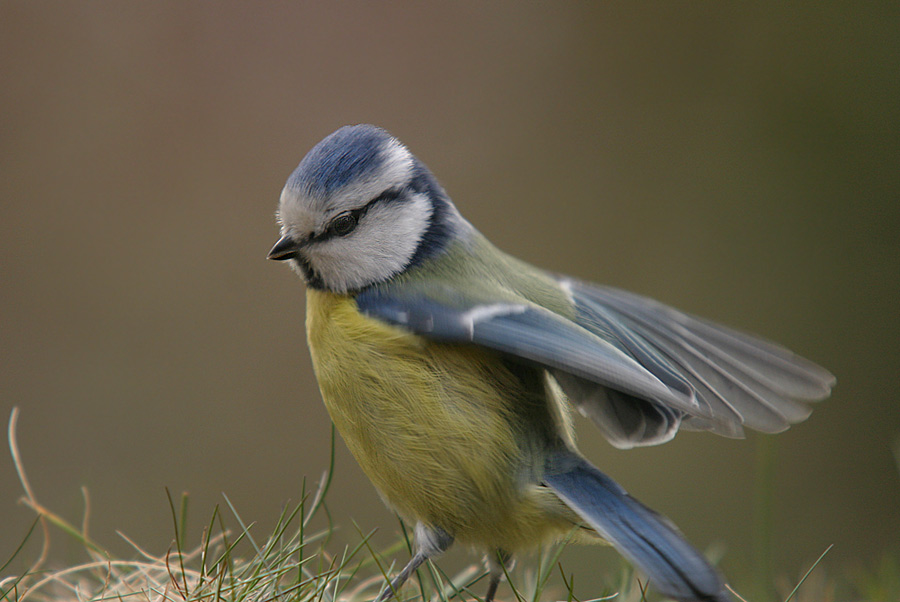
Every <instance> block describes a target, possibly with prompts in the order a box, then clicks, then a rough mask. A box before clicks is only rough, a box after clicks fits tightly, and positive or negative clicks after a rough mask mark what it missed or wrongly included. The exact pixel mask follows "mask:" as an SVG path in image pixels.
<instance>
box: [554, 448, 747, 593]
mask: <svg viewBox="0 0 900 602" xmlns="http://www.w3.org/2000/svg"><path fill="white" fill-rule="evenodd" d="M544 483H545V484H546V485H547V486H548V487H550V489H552V490H553V491H554V492H556V494H557V495H558V496H559V497H560V499H562V501H563V502H565V503H566V505H567V506H569V507H570V508H572V510H574V511H575V512H576V513H577V514H578V515H579V516H580V517H581V518H582V519H584V521H585V522H586V523H587V524H589V525H590V526H591V527H593V528H594V530H596V531H597V532H598V533H599V534H600V535H601V536H602V537H603V538H604V539H605V540H607V541H608V542H609V543H611V544H612V545H613V546H615V548H616V549H617V550H618V551H619V552H620V553H621V554H622V555H623V556H625V557H626V558H628V560H629V561H631V563H632V564H634V565H635V566H636V567H638V568H639V569H640V570H641V571H642V572H644V573H645V574H646V575H647V576H648V577H649V578H650V581H651V584H652V585H654V586H655V587H656V589H658V590H659V591H660V592H662V593H663V594H665V595H667V596H670V597H672V598H675V599H678V600H685V601H688V600H690V601H697V602H700V601H702V602H731V600H732V599H731V597H730V596H729V595H728V593H727V592H726V590H725V585H724V583H723V582H722V579H721V577H720V576H719V574H718V572H717V571H716V570H715V569H714V568H713V567H712V566H711V565H710V564H709V563H708V562H707V561H706V559H705V558H704V557H703V556H702V555H701V554H700V552H698V551H697V550H695V549H694V548H693V547H692V546H691V544H689V543H688V542H687V541H685V539H684V537H683V536H682V535H681V533H679V532H678V530H677V529H676V528H675V526H674V525H673V524H672V523H670V522H669V521H668V519H666V518H665V517H663V516H661V515H659V514H657V513H656V512H654V511H653V510H650V509H649V508H647V507H646V506H644V505H643V504H642V503H640V502H639V501H637V500H636V499H634V498H633V497H631V496H630V495H628V493H626V492H625V490H624V489H622V487H620V486H619V485H618V484H617V483H616V482H615V481H613V480H612V479H610V478H609V477H608V476H606V475H605V474H603V473H602V472H600V471H599V470H597V469H596V468H595V467H593V466H592V465H591V464H589V463H588V462H587V461H586V460H584V459H583V458H581V457H580V456H577V455H575V454H574V453H572V452H557V453H556V454H554V455H553V456H552V457H551V458H550V460H549V462H548V465H547V472H546V474H545V475H544Z"/></svg>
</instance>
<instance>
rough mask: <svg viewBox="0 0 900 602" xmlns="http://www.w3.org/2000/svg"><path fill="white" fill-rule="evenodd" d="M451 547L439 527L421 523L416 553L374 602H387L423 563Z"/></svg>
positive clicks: (447, 538) (418, 529) (450, 537)
mask: <svg viewBox="0 0 900 602" xmlns="http://www.w3.org/2000/svg"><path fill="white" fill-rule="evenodd" d="M451 545H453V537H452V536H451V535H450V534H449V533H447V532H446V531H444V530H443V529H441V528H439V527H429V526H426V525H424V524H422V523H419V524H417V525H416V553H415V554H413V557H412V559H410V561H409V562H408V563H407V564H406V566H405V567H403V570H402V571H400V574H398V575H397V576H396V577H394V578H393V579H392V580H391V582H390V583H388V584H387V585H386V586H385V588H384V589H383V590H381V593H380V594H378V597H377V598H375V602H387V601H388V600H390V599H391V598H393V597H394V595H396V594H397V593H398V592H399V591H400V588H401V587H403V584H404V583H406V581H407V580H408V579H409V577H410V576H411V575H412V574H413V572H414V571H415V570H416V569H417V568H419V567H420V566H421V565H422V563H423V562H425V561H426V560H428V559H430V558H436V557H437V556H440V555H441V554H442V553H443V552H446V551H447V549H448V548H449V547H450V546H451Z"/></svg>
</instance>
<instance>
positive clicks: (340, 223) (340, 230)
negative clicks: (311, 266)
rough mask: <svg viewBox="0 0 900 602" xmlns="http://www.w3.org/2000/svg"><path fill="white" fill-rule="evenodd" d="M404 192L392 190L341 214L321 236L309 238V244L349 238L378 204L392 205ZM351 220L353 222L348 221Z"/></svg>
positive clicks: (329, 224) (398, 189)
mask: <svg viewBox="0 0 900 602" xmlns="http://www.w3.org/2000/svg"><path fill="white" fill-rule="evenodd" d="M402 195H403V192H402V190H401V189H400V188H390V189H388V190H385V191H384V192H383V193H381V194H380V195H378V196H377V197H375V198H374V199H372V200H371V201H369V202H368V203H366V204H365V205H363V206H362V207H358V208H356V209H351V210H349V211H344V212H342V213H339V214H338V215H336V216H335V217H333V218H332V219H331V221H329V222H328V225H327V226H325V230H323V231H322V232H321V233H320V234H316V235H313V236H311V237H310V238H309V242H322V241H325V240H329V239H331V238H335V237H338V236H347V235H348V234H350V233H351V232H352V231H353V230H354V229H356V225H357V224H358V223H359V221H360V220H361V219H362V218H363V217H364V216H365V215H366V213H368V211H369V209H370V208H371V207H372V206H373V205H375V204H376V203H390V202H394V201H396V200H398V199H400V198H401V197H402ZM347 218H351V219H352V221H348V220H347Z"/></svg>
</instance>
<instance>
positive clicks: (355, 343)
mask: <svg viewBox="0 0 900 602" xmlns="http://www.w3.org/2000/svg"><path fill="white" fill-rule="evenodd" d="M278 220H279V223H280V225H281V238H280V240H278V242H277V243H276V244H275V246H274V247H273V248H272V250H271V251H270V252H269V255H268V257H269V259H273V260H277V261H287V262H288V263H289V264H290V265H291V267H292V268H293V269H294V270H295V271H296V272H297V273H298V274H299V275H300V276H301V277H302V278H303V280H304V281H305V282H306V302H307V309H306V312H307V313H306V331H307V338H308V342H309V349H310V354H311V357H312V361H313V366H314V369H315V374H316V378H317V380H318V383H319V387H320V389H321V392H322V397H323V399H324V402H325V406H326V407H327V409H328V412H329V414H330V415H331V418H332V420H333V421H334V424H335V425H336V426H337V429H338V431H339V432H340V434H341V436H342V438H343V439H344V441H345V442H346V444H347V446H348V447H349V449H350V451H351V452H352V453H353V455H354V457H355V458H356V459H357V461H358V462H359V464H360V466H361V467H362V469H363V471H364V472H365V473H366V475H367V476H368V477H369V478H370V479H371V480H372V483H373V484H374V485H375V487H376V489H377V490H378V492H379V493H380V494H381V497H382V498H383V499H384V501H385V502H386V503H387V505H388V506H389V507H390V508H392V509H394V510H395V511H396V512H397V513H398V514H399V515H400V516H401V517H402V518H403V519H404V520H405V521H408V522H410V523H411V524H414V525H415V535H416V547H415V552H414V555H413V557H412V559H411V560H410V562H409V564H407V565H406V567H405V568H404V569H403V570H402V571H401V572H400V573H399V575H397V576H396V577H395V578H394V579H393V580H392V581H391V582H390V583H389V584H388V585H387V586H386V587H385V588H384V590H382V592H381V595H380V596H379V598H378V602H384V601H385V600H387V599H389V598H390V597H391V596H392V595H394V594H395V593H396V592H397V591H398V590H399V589H400V587H401V586H402V585H403V583H404V582H405V581H406V580H407V578H408V577H409V576H410V574H411V573H412V572H413V571H415V570H416V568H417V567H418V566H419V565H421V564H422V563H423V562H424V561H425V560H427V559H429V558H433V557H435V556H437V555H438V554H440V553H441V552H443V551H444V550H446V549H447V548H448V547H449V546H450V545H451V544H452V543H453V542H454V541H459V542H461V543H463V544H465V545H467V546H470V547H473V548H475V549H478V550H483V551H485V552H486V553H487V555H488V566H489V569H490V577H489V579H490V581H489V585H488V591H487V595H486V596H485V600H487V602H491V600H492V599H493V597H494V594H495V592H496V590H497V586H498V583H499V582H500V579H501V576H502V575H503V573H504V569H505V568H506V566H507V565H509V563H511V560H512V558H513V555H514V554H516V553H518V552H520V551H525V550H528V549H531V548H535V547H536V546H540V545H543V544H547V543H551V542H554V541H558V540H560V539H562V538H564V537H566V536H570V535H571V534H572V533H574V538H575V539H576V540H580V541H584V542H591V541H597V542H602V541H605V542H608V543H610V544H612V545H613V546H615V547H616V548H617V549H618V550H619V552H620V553H621V554H622V555H623V556H625V557H626V558H627V559H628V560H629V561H630V562H631V563H632V564H633V565H634V566H636V567H637V568H638V569H639V570H640V571H642V572H643V573H644V574H646V576H647V577H648V578H649V579H650V581H651V583H652V584H653V585H654V586H655V587H656V588H657V589H658V590H659V591H660V592H662V593H663V594H665V595H667V596H670V597H672V598H675V599H678V600H705V601H715V602H726V601H727V600H729V599H730V597H729V594H728V593H727V591H726V588H725V585H724V582H723V580H722V578H721V576H720V575H719V573H718V572H717V571H716V570H715V569H714V568H713V567H712V566H710V564H709V563H708V562H707V561H706V559H705V558H704V557H703V556H702V555H701V554H700V553H699V552H698V551H697V550H695V549H694V548H693V547H692V546H691V545H690V544H689V543H688V542H687V541H686V540H685V539H684V537H683V536H682V535H681V534H680V532H679V531H678V530H677V529H676V528H675V527H674V525H673V524H672V523H671V522H669V521H668V520H667V519H666V518H664V517H663V516H661V515H659V514H657V513H655V512H654V511H652V510H650V509H649V508H647V507H646V506H644V505H643V504H642V503H640V502H639V501H638V500H636V499H635V498H633V497H631V496H630V495H628V494H627V493H626V492H625V490H624V489H623V488H622V487H620V486H619V485H618V484H617V483H615V482H614V481H613V480H612V479H610V478H609V477H607V476H606V475H604V474H603V473H602V472H600V471H599V470H598V469H597V468H595V467H594V466H593V465H591V464H590V463H589V462H588V461H587V460H586V459H585V458H584V457H583V456H582V455H581V454H580V453H579V451H578V449H577V448H576V446H575V437H574V434H573V426H572V418H571V411H570V408H571V407H574V408H575V409H576V410H578V411H579V412H580V413H581V414H583V415H584V416H586V417H588V418H589V419H590V420H592V421H593V422H594V423H595V424H596V425H597V426H598V427H599V428H600V431H601V432H602V433H603V435H604V436H605V437H606V438H607V439H608V440H609V442H610V443H611V444H612V445H614V446H616V447H618V448H630V447H634V446H639V445H654V444H658V443H663V442H665V441H668V440H669V439H671V438H672V437H674V436H675V433H676V432H677V431H678V429H679V428H685V429H689V430H706V431H712V432H714V433H718V434H720V435H725V436H727V437H740V436H741V435H742V433H743V429H744V428H745V427H746V428H751V429H754V430H757V431H762V432H765V433H775V432H779V431H782V430H784V429H786V428H788V426H789V425H791V424H793V423H797V422H800V421H802V420H804V419H805V418H806V417H807V416H808V415H809V414H810V411H811V410H810V408H809V406H808V405H807V402H812V401H816V400H821V399H824V398H825V397H827V396H828V395H829V393H830V390H831V388H832V386H833V385H834V383H835V379H834V377H833V376H832V375H831V374H830V373H829V372H828V371H826V370H825V369H823V368H821V367H819V366H817V365H816V364H814V363H812V362H810V361H808V360H805V359H803V358H801V357H798V356H797V355H795V354H793V353H792V352H790V351H788V350H787V349H785V348H783V347H780V346H778V345H776V344H773V343H770V342H767V341H763V340H761V339H759V338H756V337H753V336H750V335H747V334H743V333H740V332H736V331H734V330H731V329H729V328H726V327H723V326H719V325H717V324H713V323H711V322H708V321H706V320H702V319H700V318H696V317H693V316H690V315H688V314H685V313H682V312H680V311H678V310H675V309H672V308H671V307H668V306H666V305H663V304H661V303H658V302H656V301H653V300H651V299H648V298H646V297H642V296H638V295H634V294H631V293H627V292H625V291H622V290H618V289H615V288H611V287H606V286H597V285H594V284H588V283H586V282H582V281H579V280H576V279H574V278H570V277H567V276H561V275H557V274H553V273H549V272H546V271H543V270H541V269H538V268H535V267H533V266H531V265H529V264H526V263H524V262H522V261H520V260H518V259H516V258H514V257H511V256H509V255H507V254H505V253H503V252H501V251H500V250H498V249H497V248H495V247H494V246H493V245H491V243H490V242H488V240H487V239H486V238H485V237H484V236H482V235H481V234H480V233H479V232H478V231H477V230H476V229H475V228H474V227H473V226H472V225H471V224H470V223H469V222H467V221H466V220H465V219H464V218H463V217H462V216H461V215H460V213H459V212H458V211H457V209H456V207H455V206H454V205H453V203H452V202H451V201H450V198H449V197H448V195H447V193H446V192H445V191H444V189H443V188H442V187H441V186H440V184H438V182H437V180H436V179H435V177H434V176H433V175H432V174H431V172H430V171H429V170H428V168H427V167H426V166H425V165H424V164H423V163H422V162H421V161H419V160H418V159H417V158H416V157H414V156H413V155H412V154H411V153H410V151H409V150H407V148H406V147H405V146H404V145H403V144H401V143H400V142H399V141H398V140H397V139H396V138H394V137H392V136H391V135H390V134H388V133H387V132H385V131H384V130H382V129H379V128H377V127H374V126H370V125H355V126H347V127H343V128H341V129H339V130H337V131H336V132H334V133H333V134H331V135H330V136H328V137H327V138H325V139H324V140H322V141H321V142H319V143H318V144H317V145H316V146H315V147H314V148H313V149H312V150H311V151H309V153H308V154H307V155H306V157H304V159H303V160H302V161H301V162H300V164H299V166H298V167H297V169H296V170H294V172H293V173H292V174H291V175H290V177H289V178H288V180H287V183H286V185H285V187H284V190H283V191H282V193H281V198H280V202H279V205H278Z"/></svg>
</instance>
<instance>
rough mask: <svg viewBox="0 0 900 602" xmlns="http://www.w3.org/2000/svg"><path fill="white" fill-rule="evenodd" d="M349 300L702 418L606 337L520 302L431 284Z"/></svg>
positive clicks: (382, 315) (420, 328) (667, 382)
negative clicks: (471, 296) (479, 297)
mask: <svg viewBox="0 0 900 602" xmlns="http://www.w3.org/2000/svg"><path fill="white" fill-rule="evenodd" d="M356 303H357V306H358V307H359V310H360V311H361V312H362V313H363V314H365V315H368V316H370V317H373V318H377V319H379V320H382V321H384V322H387V323H389V324H392V325H395V326H399V327H402V328H406V329H408V330H411V331H412V332H415V333H416V334H419V335H422V336H424V337H427V338H430V339H434V340H438V341H442V342H447V343H472V344H475V345H481V346H484V347H487V348H489V349H493V350H495V351H499V352H501V353H504V354H508V355H511V356H514V357H516V358H519V359H521V360H525V361H528V362H533V363H536V364H538V365H540V366H542V367H544V368H547V369H550V370H551V371H554V372H559V373H560V374H564V375H571V376H572V377H573V378H577V379H579V381H584V382H589V383H594V384H595V385H601V386H603V387H605V388H610V389H614V390H616V391H621V392H623V393H625V394H627V395H629V396H633V397H635V398H639V399H645V400H650V401H652V402H654V403H658V404H662V405H663V406H665V407H668V408H673V409H674V410H676V411H677V412H684V413H686V414H691V415H694V414H696V415H704V409H703V408H702V407H701V406H700V405H699V404H698V403H697V402H696V400H695V399H694V397H693V395H692V394H691V391H690V390H689V389H688V388H687V387H685V386H682V385H683V383H677V382H675V380H674V379H673V378H671V377H672V375H671V374H669V373H667V372H665V371H663V370H660V371H658V373H654V372H653V371H652V370H650V369H648V368H647V367H645V366H643V365H641V363H640V362H639V361H637V360H636V359H635V358H634V357H632V356H630V355H629V354H627V353H625V352H623V351H622V350H621V349H620V348H619V347H618V346H617V345H615V344H613V343H612V342H610V341H609V340H606V339H604V338H602V337H600V336H598V335H597V334H595V333H593V332H591V331H590V330H588V329H587V328H584V327H583V326H581V325H579V324H577V323H576V322H574V321H572V320H570V319H568V318H566V317H563V316H561V315H559V314H556V313H554V312H552V311H550V310H549V309H546V308H544V307H541V306H539V305H536V304H534V303H530V302H528V301H525V300H524V299H522V300H512V301H511V300H508V299H506V300H500V299H498V300H494V301H480V302H472V301H469V300H467V299H466V298H465V297H464V296H463V295H461V294H457V293H456V292H455V291H452V290H447V289H446V288H443V287H440V286H437V287H430V288H424V287H410V288H409V289H404V288H402V287H395V288H388V289H371V290H368V291H366V292H363V293H361V294H359V295H358V296H357V297H356Z"/></svg>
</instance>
